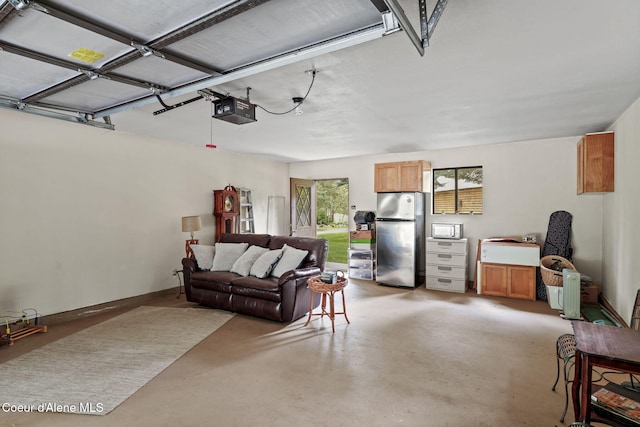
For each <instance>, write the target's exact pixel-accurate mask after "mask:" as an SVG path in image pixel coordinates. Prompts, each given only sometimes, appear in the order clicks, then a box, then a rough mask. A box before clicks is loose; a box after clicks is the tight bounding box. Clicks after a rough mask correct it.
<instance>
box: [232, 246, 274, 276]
mask: <svg viewBox="0 0 640 427" xmlns="http://www.w3.org/2000/svg"><path fill="white" fill-rule="evenodd" d="M265 252H269V249H267V248H263V247H261V246H255V245H253V246H249V248H248V249H247V250H246V251H245V252H244V253H243V254H242V255H240V258H238V259H237V260H236V262H234V263H233V266H232V267H231V272H232V273H236V274H239V275H241V276H248V275H249V272H250V271H251V267H252V266H253V263H255V262H256V260H257V259H258V258H260V255H262V254H264V253H265Z"/></svg>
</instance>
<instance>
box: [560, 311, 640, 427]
mask: <svg viewBox="0 0 640 427" xmlns="http://www.w3.org/2000/svg"><path fill="white" fill-rule="evenodd" d="M571 325H572V326H573V331H574V334H575V337H576V344H577V347H576V356H575V376H574V381H573V386H572V390H571V391H572V397H573V410H574V413H575V419H576V421H581V422H587V423H588V422H590V421H591V375H592V369H593V367H595V366H600V367H603V368H608V369H612V370H614V371H618V372H626V373H633V374H640V331H637V330H635V329H629V328H618V327H615V326H607V325H597V324H593V323H589V322H580V321H573V322H571ZM609 422H610V421H609V420H607V423H609ZM613 425H615V424H613Z"/></svg>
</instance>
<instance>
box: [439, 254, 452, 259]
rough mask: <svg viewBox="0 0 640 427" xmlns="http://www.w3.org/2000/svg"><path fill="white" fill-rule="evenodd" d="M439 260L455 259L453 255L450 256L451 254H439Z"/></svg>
mask: <svg viewBox="0 0 640 427" xmlns="http://www.w3.org/2000/svg"><path fill="white" fill-rule="evenodd" d="M438 258H446V259H451V258H453V255H449V254H438Z"/></svg>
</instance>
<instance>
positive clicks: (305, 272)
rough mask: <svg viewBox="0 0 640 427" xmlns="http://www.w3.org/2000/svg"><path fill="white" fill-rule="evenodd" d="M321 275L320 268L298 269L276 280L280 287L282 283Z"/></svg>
mask: <svg viewBox="0 0 640 427" xmlns="http://www.w3.org/2000/svg"><path fill="white" fill-rule="evenodd" d="M320 273H322V270H320V267H307V268H300V269H298V270H289V271H287V272H286V273H284V274H283V275H282V276H280V279H279V280H278V285H282V284H283V283H286V282H288V281H289V280H295V279H299V278H309V277H313V276H319V275H320Z"/></svg>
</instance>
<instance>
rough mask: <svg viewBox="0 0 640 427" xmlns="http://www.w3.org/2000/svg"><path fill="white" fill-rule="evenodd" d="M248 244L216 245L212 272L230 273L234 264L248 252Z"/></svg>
mask: <svg viewBox="0 0 640 427" xmlns="http://www.w3.org/2000/svg"><path fill="white" fill-rule="evenodd" d="M248 247H249V244H248V243H220V242H218V243H216V254H215V256H214V257H213V266H212V267H211V271H230V270H231V267H233V263H234V262H236V260H237V259H238V258H240V256H241V255H242V254H243V253H244V251H246V250H247V248H248Z"/></svg>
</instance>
